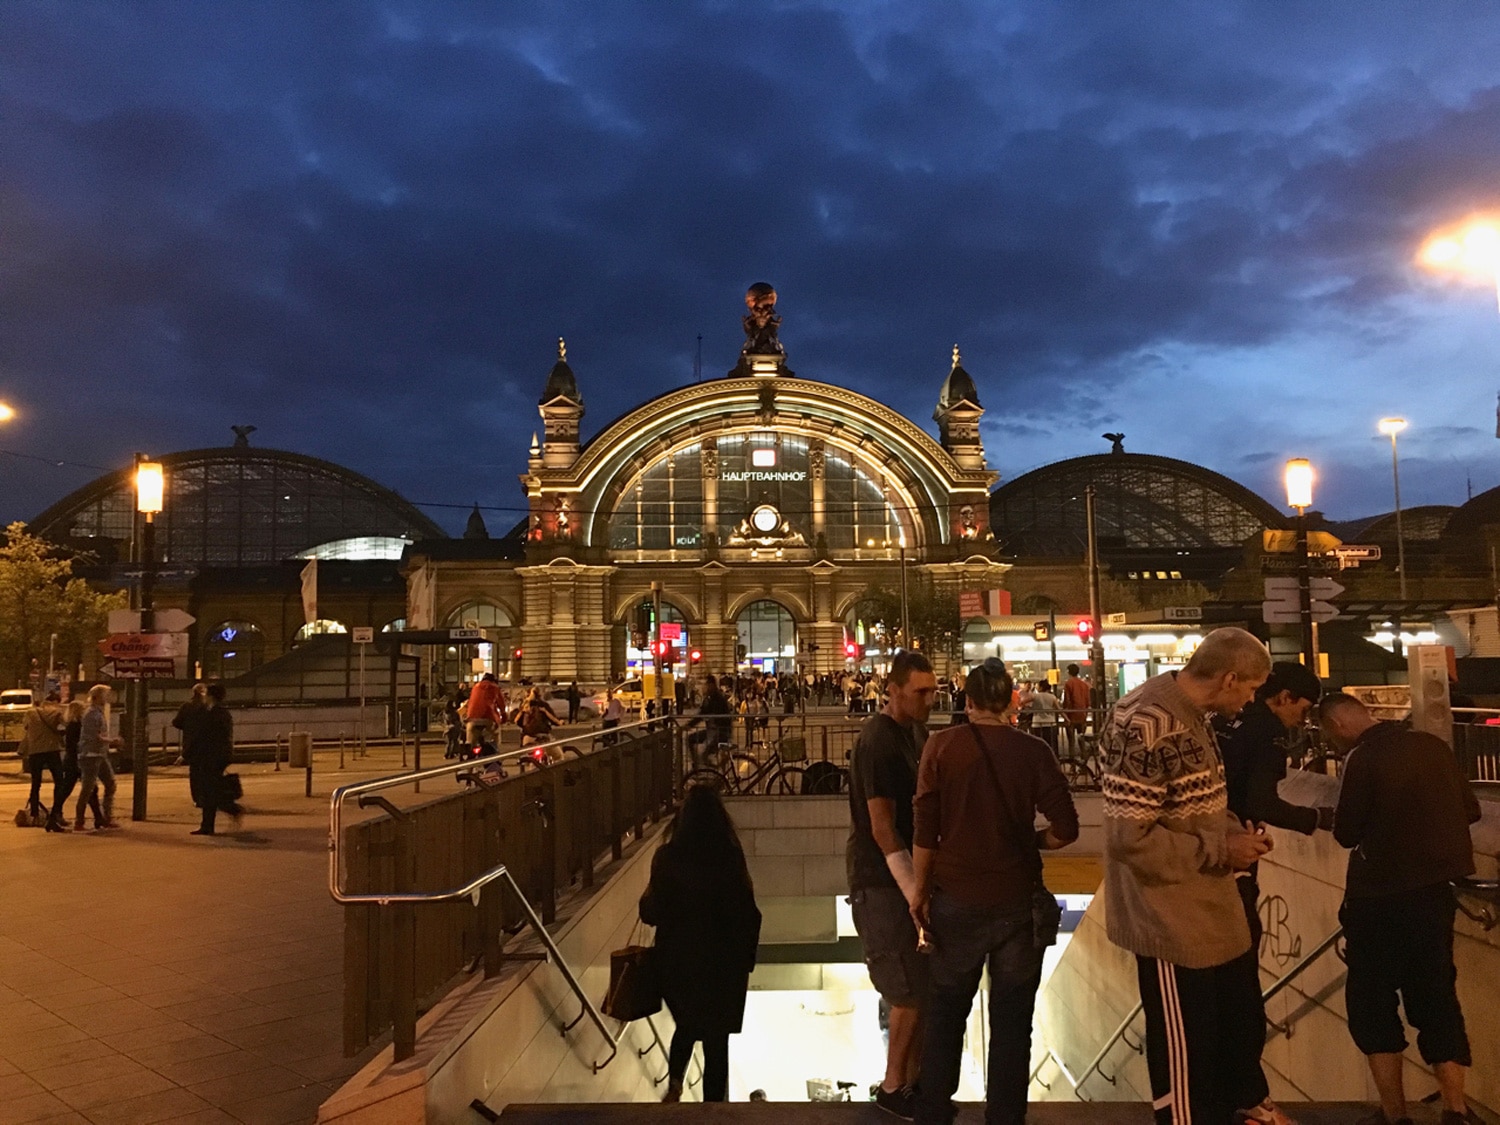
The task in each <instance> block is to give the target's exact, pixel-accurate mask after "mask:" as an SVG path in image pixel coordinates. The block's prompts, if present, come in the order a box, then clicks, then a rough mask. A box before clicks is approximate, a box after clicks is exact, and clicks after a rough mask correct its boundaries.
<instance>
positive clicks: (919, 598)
mask: <svg viewBox="0 0 1500 1125" xmlns="http://www.w3.org/2000/svg"><path fill="white" fill-rule="evenodd" d="M854 613H855V616H856V617H857V618H859V619H860V620H862V621H864V622H865V624H867V625H873V624H877V623H878V624H881V625H884V626H885V631H886V633H887V635H889V636H893V637H895V636H899V634H900V631H901V590H900V588H899V587H898V588H897V589H894V590H892V589H889V588H887V587H885V586H871V587H869V588H868V589H867V590H865V592H864V593H863V594H862V595H860V598H859V601H858V602H856V603H855V607H854ZM906 613H907V617H908V618H910V620H911V633H912V635H911V636H910V637H909V638H908V637H902V638H900V643H901V645H902V647H907V648H918V649H921V650H922V651H923V652H925V653H927V654H928V655H929V656H932V655H936V654H938V653H942V654H944V655H947V656H950V657H951V656H952V655H954V653H955V651H956V650H957V648H958V646H959V645H961V644H962V643H963V626H964V623H963V620H962V618H960V617H959V615H958V594H957V593H955V592H953V591H941V590H939V589H938V588H937V584H936V583H935V582H933V581H932V578H931V577H930V576H928V575H926V574H924V573H922V572H921V571H919V570H914V571H912V572H911V573H910V574H909V575H908V577H907V583H906Z"/></svg>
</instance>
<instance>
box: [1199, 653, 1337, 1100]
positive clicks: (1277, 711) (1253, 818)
mask: <svg viewBox="0 0 1500 1125" xmlns="http://www.w3.org/2000/svg"><path fill="white" fill-rule="evenodd" d="M1322 694H1323V685H1322V684H1321V683H1319V682H1318V677H1317V676H1315V675H1313V673H1312V671H1311V670H1310V669H1309V668H1308V667H1307V666H1306V665H1304V664H1293V663H1291V662H1289V661H1278V662H1277V663H1275V664H1272V665H1271V674H1270V675H1269V676H1268V677H1266V682H1265V683H1263V684H1261V686H1260V687H1258V688H1257V689H1256V690H1255V698H1254V699H1253V700H1252V701H1251V702H1249V703H1247V704H1246V705H1245V706H1244V708H1243V709H1242V710H1241V711H1240V713H1239V714H1238V715H1237V716H1235V717H1234V719H1233V720H1230V721H1227V722H1224V723H1222V724H1220V723H1216V724H1215V726H1216V729H1217V732H1218V736H1219V753H1220V755H1221V756H1222V757H1223V760H1224V783H1225V786H1226V787H1227V788H1228V790H1229V811H1230V812H1232V813H1234V815H1235V817H1236V818H1237V819H1238V820H1240V821H1241V822H1242V823H1244V824H1245V825H1246V826H1247V827H1249V828H1250V829H1251V831H1260V832H1264V831H1265V827H1266V825H1271V826H1272V827H1275V828H1285V829H1288V830H1290V831H1292V832H1301V833H1302V834H1303V835H1304V836H1311V835H1312V834H1313V833H1314V832H1316V831H1317V830H1318V829H1319V828H1324V829H1331V828H1332V827H1333V809H1331V808H1321V809H1315V808H1309V807H1307V806H1305V805H1293V804H1288V803H1287V802H1286V801H1283V800H1282V799H1281V796H1280V794H1279V793H1277V791H1276V787H1277V786H1278V785H1279V784H1281V781H1282V779H1283V778H1285V777H1286V764H1287V736H1288V735H1289V734H1290V733H1291V732H1292V731H1295V730H1296V729H1297V728H1298V727H1300V726H1302V724H1303V723H1305V722H1306V721H1307V715H1308V712H1310V711H1311V710H1312V709H1313V707H1314V706H1315V705H1316V704H1317V702H1318V699H1319V698H1320V697H1321V696H1322ZM1259 867H1260V865H1259V864H1258V863H1257V864H1252V865H1251V866H1250V869H1249V870H1248V871H1241V872H1238V873H1237V874H1236V879H1235V886H1236V888H1237V889H1238V890H1239V892H1240V899H1241V901H1242V902H1244V904H1245V921H1246V922H1248V923H1249V925H1250V952H1249V953H1248V954H1246V955H1245V957H1244V958H1242V959H1241V960H1242V962H1243V964H1242V965H1241V969H1242V971H1243V972H1244V974H1245V991H1244V995H1245V996H1246V997H1247V998H1248V997H1251V996H1253V997H1254V998H1255V1001H1256V1003H1257V1004H1258V1005H1259V1007H1260V1013H1261V1019H1262V1021H1264V1019H1265V1004H1264V1002H1262V1001H1261V987H1260V938H1261V928H1262V927H1261V921H1260V910H1259V903H1260V884H1259V883H1258V882H1257V881H1256V875H1257V873H1258V870H1259ZM1261 1046H1262V1044H1256V1047H1255V1051H1254V1054H1253V1056H1247V1057H1245V1058H1244V1059H1242V1060H1239V1065H1238V1066H1237V1068H1236V1069H1237V1071H1238V1074H1239V1081H1238V1082H1237V1083H1236V1088H1237V1089H1238V1090H1239V1092H1240V1093H1239V1098H1238V1099H1237V1100H1238V1101H1239V1102H1240V1103H1241V1104H1240V1106H1239V1113H1240V1115H1241V1116H1243V1117H1244V1118H1245V1120H1246V1121H1247V1122H1261V1123H1262V1125H1286V1123H1287V1122H1288V1121H1289V1120H1290V1119H1289V1118H1288V1117H1287V1116H1286V1114H1285V1113H1283V1112H1282V1111H1281V1109H1279V1108H1278V1107H1277V1105H1276V1103H1275V1102H1273V1101H1272V1100H1271V1088H1270V1086H1269V1084H1267V1082H1266V1076H1265V1072H1264V1071H1263V1070H1262V1069H1261V1065H1260V1054H1261Z"/></svg>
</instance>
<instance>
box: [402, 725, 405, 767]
mask: <svg viewBox="0 0 1500 1125" xmlns="http://www.w3.org/2000/svg"><path fill="white" fill-rule="evenodd" d="M401 768H402V769H405V768H406V732H405V731H402V732H401Z"/></svg>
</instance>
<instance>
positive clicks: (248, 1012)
mask: <svg viewBox="0 0 1500 1125" xmlns="http://www.w3.org/2000/svg"><path fill="white" fill-rule="evenodd" d="M317 765H318V770H319V772H318V774H317V777H316V785H315V789H314V792H315V794H316V796H315V797H314V798H312V799H308V798H307V797H305V796H303V783H304V778H303V774H302V771H300V770H298V771H288V770H286V769H285V767H283V769H282V771H281V772H279V773H277V772H274V771H273V770H272V768H271V766H270V765H269V764H265V765H248V766H245V765H242V766H237V767H236V769H237V771H238V772H239V773H240V775H241V776H242V777H243V778H244V783H245V805H246V807H247V809H248V810H249V812H248V815H247V816H246V817H245V819H244V821H243V823H242V825H241V826H240V827H239V828H238V829H236V828H235V826H234V824H233V822H232V821H228V820H227V818H225V819H221V822H220V830H221V832H222V833H224V834H223V835H220V836H218V837H215V838H205V837H196V836H189V835H188V831H189V829H191V828H194V827H196V826H197V822H198V814H197V810H196V809H194V808H193V807H192V806H191V803H190V802H189V799H188V789H187V771H186V769H184V768H165V769H154V770H153V771H152V776H151V781H150V790H149V793H150V819H149V820H148V821H146V822H142V823H133V822H131V821H130V819H129V817H130V808H131V783H130V780H129V778H128V776H127V777H122V778H121V779H120V792H119V794H118V797H117V799H116V816H117V818H118V819H119V820H120V821H121V823H122V824H123V825H124V827H123V828H122V829H120V830H118V831H113V832H102V833H93V832H86V833H84V834H82V835H75V834H72V833H69V834H67V835H55V834H49V833H45V832H43V831H42V830H40V829H18V828H16V827H15V826H14V822H13V820H11V818H12V817H13V816H14V813H15V810H16V809H18V808H19V807H20V806H21V805H22V804H23V802H24V799H25V795H26V779H25V778H24V777H22V776H20V775H19V774H18V773H17V770H18V769H19V765H18V763H17V762H16V760H15V759H14V758H7V759H0V812H3V813H4V816H5V818H6V819H5V821H4V822H3V823H0V904H3V908H0V1125H23V1123H27V1122H37V1123H46V1125H66V1123H74V1122H76V1123H84V1122H91V1123H92V1125H149V1123H152V1122H163V1121H172V1122H175V1123H177V1125H199V1123H202V1125H213V1123H219V1122H222V1123H224V1125H233V1123H234V1122H241V1123H243V1125H288V1123H292V1122H307V1121H311V1120H312V1119H313V1117H314V1116H315V1114H316V1111H317V1107H318V1105H319V1104H320V1103H321V1102H322V1101H323V1100H324V1099H325V1098H327V1096H328V1095H329V1094H330V1093H331V1092H332V1091H333V1090H334V1089H335V1088H336V1087H337V1086H338V1085H340V1084H341V1083H342V1082H343V1081H344V1079H345V1078H346V1077H348V1076H349V1075H350V1074H352V1073H353V1072H354V1070H355V1069H356V1067H357V1066H358V1065H359V1064H360V1063H361V1062H362V1061H363V1059H345V1058H344V1057H343V1054H342V1031H341V1019H342V1015H341V1013H342V998H341V988H342V983H343V973H342V956H343V934H342V917H341V914H340V909H339V908H338V907H337V906H335V905H334V903H333V902H332V900H331V899H330V898H329V897H328V890H327V854H328V853H327V824H328V799H327V798H328V793H329V792H330V790H331V789H332V788H334V787H335V786H337V785H339V784H343V783H344V782H345V781H348V780H354V779H357V778H362V777H369V776H375V775H380V774H387V773H392V772H396V771H397V770H399V769H400V765H401V752H400V750H399V748H397V749H372V750H371V752H370V756H369V757H368V758H366V759H362V760H358V761H356V760H354V759H353V758H351V759H350V760H349V762H348V767H349V768H347V769H346V770H344V771H342V772H339V771H338V770H337V769H336V766H337V750H334V751H332V752H331V753H327V752H324V751H320V752H319V760H318V763H317ZM43 792H44V799H47V800H50V779H49V780H48V781H47V783H46V784H44V787H43ZM70 804H71V802H70ZM69 819H70V822H71V814H70V817H69ZM91 822H92V821H91Z"/></svg>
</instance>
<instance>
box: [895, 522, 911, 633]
mask: <svg viewBox="0 0 1500 1125" xmlns="http://www.w3.org/2000/svg"><path fill="white" fill-rule="evenodd" d="M896 543H897V545H898V548H899V549H900V552H901V643H902V644H903V645H905V646H906V647H907V648H911V647H912V643H911V610H910V607H909V606H908V604H907V600H906V533H905V532H904V531H903V532H902V533H901V536H900V538H899V539H897V540H896Z"/></svg>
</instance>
